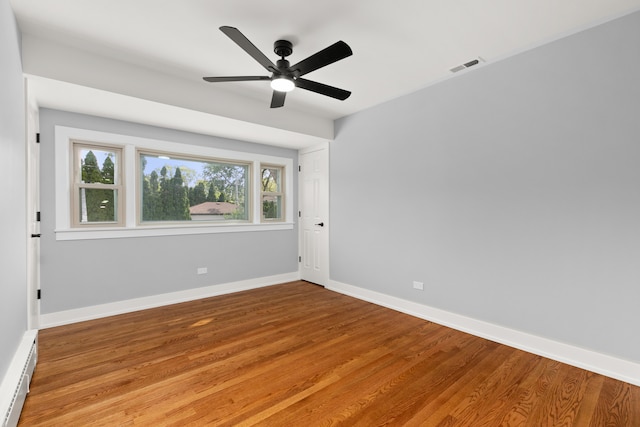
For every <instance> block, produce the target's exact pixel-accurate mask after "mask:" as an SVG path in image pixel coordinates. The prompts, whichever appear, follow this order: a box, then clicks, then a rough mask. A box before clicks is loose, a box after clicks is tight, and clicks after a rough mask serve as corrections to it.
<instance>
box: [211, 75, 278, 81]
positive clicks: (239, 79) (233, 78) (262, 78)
mask: <svg viewBox="0 0 640 427" xmlns="http://www.w3.org/2000/svg"><path fill="white" fill-rule="evenodd" d="M203 79H204V80H206V81H208V82H211V83H215V82H248V81H251V80H271V77H268V76H236V77H203Z"/></svg>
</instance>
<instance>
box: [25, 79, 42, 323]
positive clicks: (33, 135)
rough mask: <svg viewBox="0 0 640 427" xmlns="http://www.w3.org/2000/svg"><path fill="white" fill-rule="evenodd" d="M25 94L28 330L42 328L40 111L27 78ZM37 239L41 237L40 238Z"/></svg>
mask: <svg viewBox="0 0 640 427" xmlns="http://www.w3.org/2000/svg"><path fill="white" fill-rule="evenodd" d="M24 93H25V152H26V157H27V165H26V166H27V169H26V175H27V176H26V199H27V230H26V238H27V291H26V295H25V297H26V298H27V327H28V329H38V328H39V327H40V299H39V292H38V291H39V290H40V237H39V236H40V217H39V212H40V190H39V188H40V143H39V140H38V135H39V132H40V129H39V128H40V125H39V110H38V105H37V103H36V101H35V99H34V98H33V96H32V91H31V90H30V89H29V79H27V78H25V79H24ZM36 236H37V237H36Z"/></svg>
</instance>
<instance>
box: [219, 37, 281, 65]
mask: <svg viewBox="0 0 640 427" xmlns="http://www.w3.org/2000/svg"><path fill="white" fill-rule="evenodd" d="M220 31H222V32H223V33H225V34H226V35H227V37H229V38H230V39H231V40H233V41H234V42H235V43H236V44H237V45H238V46H240V47H241V48H242V49H243V50H244V51H245V52H247V53H248V54H249V55H251V57H252V58H253V59H255V60H256V61H258V62H259V63H260V65H262V66H263V67H264V68H266V69H267V70H268V71H271V72H274V71H277V70H278V68H277V67H276V65H275V64H274V63H273V62H271V60H270V59H269V58H267V57H266V56H265V54H264V53H262V52H261V51H260V50H259V49H258V48H257V47H255V46H254V44H253V43H251V42H250V41H249V39H248V38H246V37H245V36H244V34H242V33H241V32H240V30H238V29H237V28H234V27H227V26H222V27H220Z"/></svg>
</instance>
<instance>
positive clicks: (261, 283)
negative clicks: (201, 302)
mask: <svg viewBox="0 0 640 427" xmlns="http://www.w3.org/2000/svg"><path fill="white" fill-rule="evenodd" d="M299 279H300V273H298V272H297V271H296V272H292V273H285V274H279V275H275V276H268V277H260V278H256V279H248V280H241V281H238V282H231V283H224V284H220V285H212V286H205V287H202V288H193V289H187V290H184V291H177V292H170V293H166V294H160V295H152V296H149V297H142V298H134V299H130V300H126V301H118V302H112V303H107V304H100V305H93V306H90V307H82V308H76V309H72V310H65V311H58V312H55V313H46V314H42V315H40V328H41V329H47V328H52V327H54V326H61V325H68V324H70V323H77V322H83V321H85V320H93V319H99V318H102V317H108V316H115V315H117V314H123V313H131V312H133V311H139V310H145V309H148V308H155V307H161V306H165V305H170V304H178V303H181V302H187V301H193V300H197V299H201V298H209V297H214V296H218V295H225V294H230V293H233V292H240V291H246V290H249V289H257V288H262V287H265V286H272V285H277V284H279V283H286V282H292V281H295V280H299Z"/></svg>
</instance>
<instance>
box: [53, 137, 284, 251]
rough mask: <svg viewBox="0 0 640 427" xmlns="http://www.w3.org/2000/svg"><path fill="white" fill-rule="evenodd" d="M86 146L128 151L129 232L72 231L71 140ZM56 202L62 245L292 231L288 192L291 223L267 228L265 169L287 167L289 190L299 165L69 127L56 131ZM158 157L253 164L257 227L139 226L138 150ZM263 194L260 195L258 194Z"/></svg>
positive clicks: (111, 229)
mask: <svg viewBox="0 0 640 427" xmlns="http://www.w3.org/2000/svg"><path fill="white" fill-rule="evenodd" d="M77 139H80V140H83V141H90V142H95V143H96V144H98V145H99V144H100V143H106V144H111V145H120V146H122V147H123V156H124V165H122V173H123V174H124V177H123V179H124V188H125V213H124V216H125V226H124V227H102V228H101V227H91V228H88V227H83V228H72V227H71V190H70V189H71V176H70V173H69V170H70V169H69V168H70V162H71V158H72V156H71V150H72V147H71V140H77ZM54 148H55V154H54V157H55V171H56V172H55V200H56V227H55V233H56V240H87V239H114V238H128V237H149V236H171V235H186V234H207V233H233V232H247V231H272V230H291V229H293V226H294V223H293V221H294V217H293V200H292V197H293V193H292V191H291V190H288V191H287V192H286V194H285V219H284V221H281V222H271V223H263V222H260V218H261V217H262V212H261V210H260V209H261V206H262V204H261V203H259V201H260V194H261V192H260V191H259V189H260V188H261V186H260V185H259V183H258V180H259V178H260V165H261V164H266V163H268V164H273V165H282V166H284V170H285V177H284V183H285V186H286V187H285V188H287V189H292V188H293V159H289V158H285V157H275V156H267V155H263V154H256V153H246V152H242V151H231V150H223V149H219V148H212V147H203V146H198V145H190V144H182V143H176V142H169V141H161V140H155V139H148V138H140V137H134V136H128V135H121V134H114V133H108V132H99V131H93V130H87V129H77V128H71V127H66V126H56V127H55V147H54ZM138 148H140V149H146V150H152V151H168V152H175V153H181V154H185V155H192V156H196V157H198V156H202V157H208V158H222V159H235V160H239V161H246V162H250V163H251V165H252V166H251V167H252V180H253V181H254V182H252V194H251V198H252V210H253V212H252V214H253V215H252V221H251V222H249V223H241V224H239V223H229V224H211V223H205V224H194V223H189V224H175V223H174V224H166V225H165V224H161V225H138V224H137V221H136V198H137V197H138V191H139V190H138V187H139V186H138V185H137V178H136V161H137V158H136V149H138ZM256 190H258V191H256Z"/></svg>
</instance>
